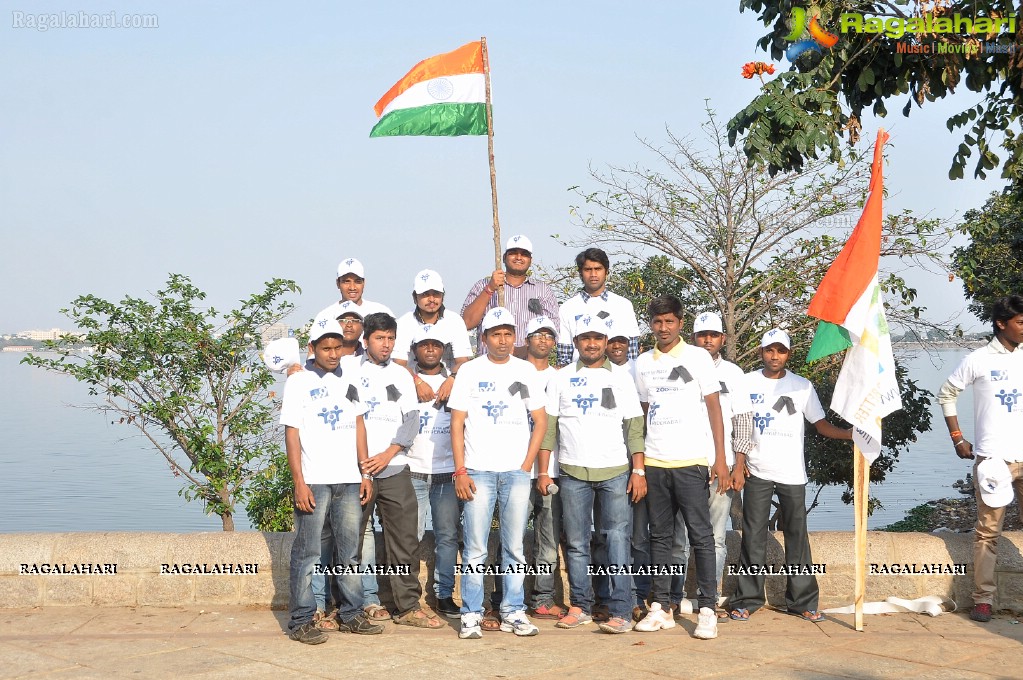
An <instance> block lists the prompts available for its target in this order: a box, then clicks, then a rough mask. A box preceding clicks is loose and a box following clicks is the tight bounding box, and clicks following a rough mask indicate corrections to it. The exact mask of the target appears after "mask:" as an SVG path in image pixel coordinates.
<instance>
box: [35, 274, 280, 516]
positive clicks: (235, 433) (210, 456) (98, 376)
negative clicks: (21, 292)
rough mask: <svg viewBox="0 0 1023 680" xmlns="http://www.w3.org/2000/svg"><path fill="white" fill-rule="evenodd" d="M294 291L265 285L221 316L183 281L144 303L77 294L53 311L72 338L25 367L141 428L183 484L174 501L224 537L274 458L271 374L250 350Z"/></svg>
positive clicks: (171, 282)
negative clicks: (77, 387) (76, 387)
mask: <svg viewBox="0 0 1023 680" xmlns="http://www.w3.org/2000/svg"><path fill="white" fill-rule="evenodd" d="M297 291H298V286H296V285H295V282H294V281H287V280H283V279H273V280H272V281H269V282H267V283H266V284H265V288H264V290H263V291H262V292H260V293H257V294H255V295H252V296H251V297H249V298H248V299H247V300H243V301H241V304H240V306H239V307H238V308H237V309H234V310H232V311H230V312H228V313H226V314H223V315H222V316H221V315H220V314H219V313H218V312H217V311H216V310H214V309H211V308H207V307H204V306H203V305H202V301H203V300H204V299H205V297H206V294H205V293H204V292H202V291H201V290H199V289H198V288H196V287H195V286H194V285H193V284H192V283H191V281H190V280H189V278H188V277H186V276H182V275H180V274H171V275H170V276H169V278H168V281H167V284H166V286H165V287H164V288H163V289H162V290H160V291H158V292H157V293H156V294H155V296H154V297H155V300H153V301H150V300H147V299H143V298H138V297H131V296H125V298H124V299H123V300H121V301H120V302H119V303H115V302H110V301H108V300H104V299H101V298H99V297H96V296H94V295H83V296H80V297H79V298H77V299H76V300H74V301H73V302H72V303H71V307H70V308H68V309H64V310H61V312H62V313H63V314H65V315H66V316H67V317H68V318H69V319H70V320H71V321H72V322H73V323H74V325H75V326H76V327H77V328H79V329H81V334H67V335H65V336H63V337H61V338H59V339H57V340H54V341H48V342H47V343H45V348H46V349H47V350H48V351H50V352H55V353H56V355H57V356H56V358H54V357H51V356H46V355H34V354H31V355H29V356H28V357H26V358H25V359H24V360H23V362H24V363H27V364H30V365H32V366H37V367H39V368H44V369H46V370H50V371H56V372H59V373H65V374H67V375H70V376H71V377H73V378H75V379H76V380H78V381H80V382H83V383H86V384H87V385H89V393H90V394H91V395H93V396H96V397H100V398H101V400H102V401H101V402H100V403H97V404H93V405H91V408H95V409H96V410H98V411H100V412H101V413H103V414H104V415H105V416H107V417H108V418H111V419H112V421H113V422H114V423H119V424H122V425H127V426H130V427H134V428H136V429H138V430H139V432H141V433H142V435H143V436H144V437H145V438H146V439H147V440H148V441H149V443H150V444H151V445H152V446H153V448H155V449H156V451H158V452H159V453H160V454H161V455H162V456H163V457H164V459H166V461H167V463H168V465H169V466H170V469H171V472H172V473H173V474H174V476H176V477H180V478H182V479H183V481H184V483H185V485H184V487H183V488H182V489H181V490H180V491H179V494H181V495H183V496H184V497H185V498H186V499H188V500H195V499H199V500H200V501H202V503H203V507H204V509H205V512H206V513H207V514H216V515H219V516H220V518H221V522H222V525H223V528H224V530H225V531H232V530H233V529H234V514H235V511H236V506H237V504H238V503H239V502H241V501H244V500H245V499H246V498H247V495H248V485H249V484H250V483H251V482H252V481H253V480H254V479H257V478H259V477H260V476H261V475H265V474H266V468H267V466H268V465H269V464H270V463H271V462H272V461H273V459H274V458H275V457H280V455H281V448H282V444H283V441H282V437H281V435H280V432H279V431H278V428H277V427H276V418H275V416H276V411H277V408H276V406H275V404H274V403H273V400H272V397H271V395H270V391H269V390H270V388H271V386H272V385H273V383H274V376H273V375H272V374H271V373H270V372H269V371H268V370H267V369H266V367H265V366H264V365H263V363H262V362H261V361H260V359H259V354H258V351H259V349H260V347H261V340H260V331H261V330H263V329H265V328H266V327H267V326H270V325H271V324H274V323H276V322H278V321H280V320H282V319H283V318H284V317H286V316H287V314H288V313H289V312H290V311H291V309H292V308H293V304H292V303H290V302H288V301H286V300H285V299H284V296H285V295H286V294H287V293H294V292H297ZM83 341H84V343H85V348H84V349H79V347H81V343H82V342H83Z"/></svg>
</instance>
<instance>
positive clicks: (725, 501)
mask: <svg viewBox="0 0 1023 680" xmlns="http://www.w3.org/2000/svg"><path fill="white" fill-rule="evenodd" d="M734 495H735V492H734V491H732V490H731V489H729V490H728V491H726V492H725V495H724V496H722V495H721V494H719V493H718V480H716V479H715V480H714V482H713V483H712V484H711V485H710V526H711V528H712V529H713V530H714V566H715V568H716V569H717V572H716V573H717V580H718V592H717V593H716V595H717V596H718V597H720V596H721V581H722V579H724V573H725V560H726V559H727V558H728V547H727V546H726V545H725V534H726V533H727V532H728V516H729V514H730V513H731V510H732V497H733V496H734ZM676 521H677V520H676ZM683 526H685V525H684V524H683Z"/></svg>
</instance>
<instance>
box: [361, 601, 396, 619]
mask: <svg viewBox="0 0 1023 680" xmlns="http://www.w3.org/2000/svg"><path fill="white" fill-rule="evenodd" d="M362 611H364V612H365V613H366V618H367V619H369V620H370V621H386V620H387V619H389V618H391V612H389V611H387V610H386V609H385V608H383V607H381V606H380V605H378V604H367V605H366V606H365V607H363V608H362Z"/></svg>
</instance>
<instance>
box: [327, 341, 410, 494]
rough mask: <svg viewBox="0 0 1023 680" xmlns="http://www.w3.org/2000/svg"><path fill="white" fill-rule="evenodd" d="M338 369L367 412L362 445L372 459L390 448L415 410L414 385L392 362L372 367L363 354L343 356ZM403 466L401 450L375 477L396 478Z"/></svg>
mask: <svg viewBox="0 0 1023 680" xmlns="http://www.w3.org/2000/svg"><path fill="white" fill-rule="evenodd" d="M341 368H342V370H343V371H345V375H347V376H348V378H349V379H350V380H351V381H352V383H353V384H354V385H355V389H356V391H357V392H358V396H359V402H360V403H362V404H364V405H365V406H366V408H367V409H368V410H367V411H366V416H365V418H366V443H367V444H368V447H369V455H370V456H375V455H377V454H378V453H381V452H383V451H384V450H386V449H387V447H389V446H390V445H391V442H392V441H393V440H394V437H395V435H396V434H398V428H399V427H401V423H402V420H403V419H404V417H405V414H406V413H408V412H410V411H415V410H416V409H418V408H419V404H418V398H417V397H416V386H415V384H414V383H413V382H412V376H411V375H410V374H409V372H408V369H406V368H405V367H404V366H399V365H398V364H396V363H394V362H393V361H388V362H387V363H386V364H385V365H383V366H381V365H379V364H374V363H373V362H371V361H369V359H367V358H366V355H365V354H364V355H362V356H361V357H354V356H353V357H344V358H343V359H342V360H341ZM388 388H393V389H391V390H389V389H388ZM406 465H408V456H407V455H406V454H405V452H404V451H403V452H401V453H399V454H398V455H396V456H395V457H394V458H392V459H391V462H390V463H388V464H387V467H386V468H384V469H383V470H381V471H380V472H379V473H377V475H376V476H377V478H379V479H383V478H385V477H390V476H391V475H396V474H398V473H399V472H401V469H402V468H403V467H405V466H406Z"/></svg>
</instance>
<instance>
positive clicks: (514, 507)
mask: <svg viewBox="0 0 1023 680" xmlns="http://www.w3.org/2000/svg"><path fill="white" fill-rule="evenodd" d="M469 476H470V477H472V481H473V482H474V483H475V485H476V493H475V494H474V497H473V499H472V500H471V501H465V505H464V508H463V510H462V537H463V539H464V541H465V547H464V548H463V550H462V564H463V568H464V569H465V571H464V572H463V573H462V581H461V583H462V613H463V614H467V613H477V614H482V613H483V573H482V568H483V565H484V563H485V562H486V560H487V540H488V538H489V537H490V524H491V521H492V520H493V517H494V506H495V505H496V506H497V509H498V513H499V517H500V522H501V536H500V538H501V561H500V563H499V566H500V567H501V568H502V569H509V568H511V569H514V570H516V571H515V572H513V573H506V574H504V597H503V599H502V600H501V615H502V616H507V615H509V614H512V613H514V612H520V611H524V610H525V608H526V606H525V593H524V592H523V590H524V582H525V578H526V576H525V573H524V571H523V570H524V568H525V565H526V556H525V552H524V550H523V546H522V542H523V537H524V535H525V533H526V524H527V522H528V521H529V487H530V486H531V480H530V479H529V473H528V472H523V471H522V470H512V471H511V472H483V471H478V470H469Z"/></svg>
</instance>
